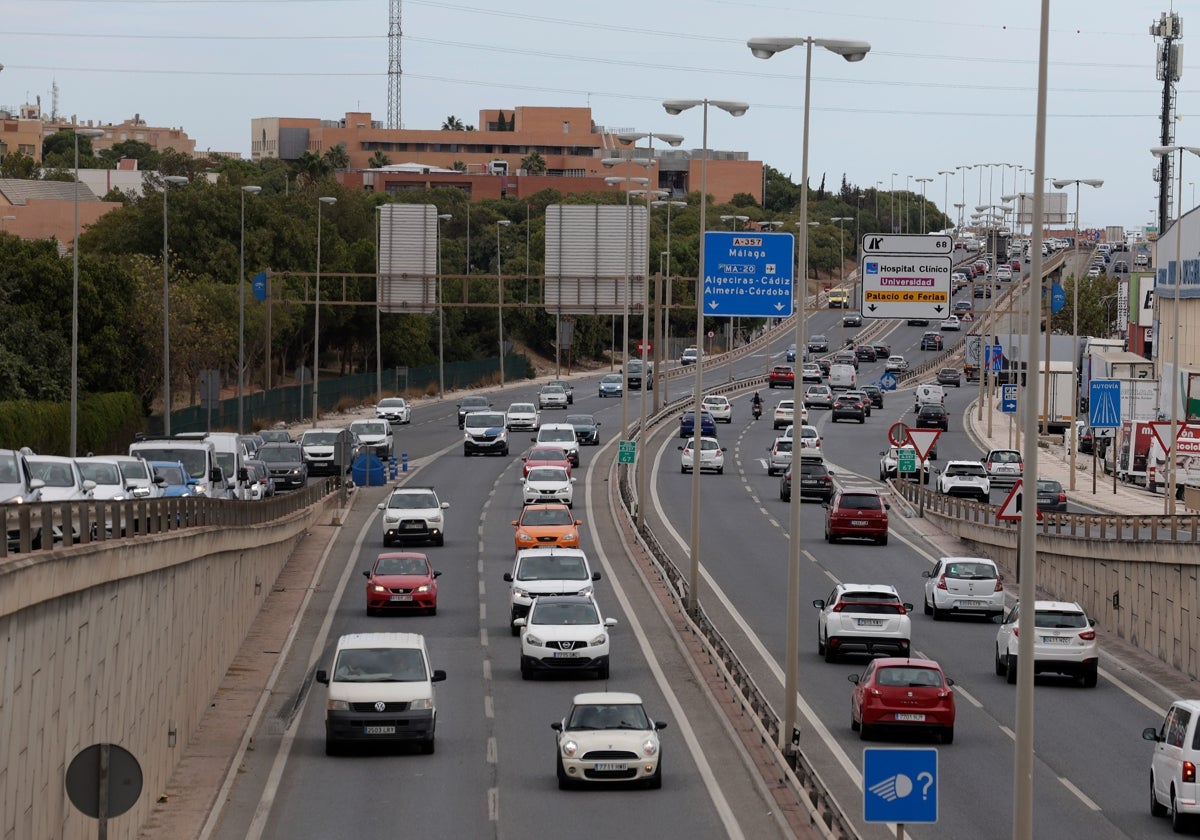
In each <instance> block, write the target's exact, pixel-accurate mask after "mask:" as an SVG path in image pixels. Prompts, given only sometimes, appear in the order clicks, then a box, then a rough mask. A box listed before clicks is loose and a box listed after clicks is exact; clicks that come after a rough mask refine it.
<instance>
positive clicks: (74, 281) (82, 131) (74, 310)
mask: <svg viewBox="0 0 1200 840" xmlns="http://www.w3.org/2000/svg"><path fill="white" fill-rule="evenodd" d="M74 133H75V138H74V139H75V241H74V243H73V244H72V246H71V457H72V458H74V457H75V456H76V455H77V454H79V453H78V451H77V446H78V441H79V138H80V137H102V136H104V131H103V130H102V129H99V128H77V129H75V132H74ZM4 218H5V219H15V218H16V216H5V217H4Z"/></svg>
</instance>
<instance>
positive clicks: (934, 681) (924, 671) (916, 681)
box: [875, 666, 942, 688]
mask: <svg viewBox="0 0 1200 840" xmlns="http://www.w3.org/2000/svg"><path fill="white" fill-rule="evenodd" d="M875 682H876V683H877V684H878V685H884V686H896V687H904V688H921V687H928V688H940V687H941V685H942V676H941V674H939V673H938V672H937V671H935V670H933V669H932V668H917V667H913V666H905V667H903V668H880V669H878V670H877V671H876V672H875Z"/></svg>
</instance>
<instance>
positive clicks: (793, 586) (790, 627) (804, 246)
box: [747, 37, 871, 752]
mask: <svg viewBox="0 0 1200 840" xmlns="http://www.w3.org/2000/svg"><path fill="white" fill-rule="evenodd" d="M800 44H803V45H804V47H805V56H804V128H803V140H802V142H801V152H800V161H801V162H800V221H799V223H798V224H799V225H800V229H801V231H803V232H804V234H805V235H804V237H803V239H802V240H801V244H800V250H801V252H802V257H803V259H802V260H801V261H802V262H804V263H805V264H806V265H807V261H808V115H809V108H810V102H811V97H812V48H813V44H816V45H817V46H819V47H824V48H825V49H827V50H829V51H830V52H834V53H837V54H838V55H840V56H841V57H842V58H844V59H846V60H847V61H862V60H863V59H864V58H866V56H867V53H868V52H869V51H870V50H871V45H870V44H868V43H867V42H866V41H841V40H828V39H820V38H810V37H806V38H752V39H750V40H749V41H748V42H747V46H748V47H750V52H751V53H753V55H754V56H755V57H756V58H770V57H771V56H773V55H775V54H776V53H777V52H780V51H781V50H786V49H789V48H791V47H794V46H797V45H800ZM805 285H806V286H807V278H805ZM803 335H804V319H803V318H798V319H796V352H797V353H799V352H801V350H800V348H801V346H802V345H801V341H802V339H803ZM793 477H794V479H795V480H796V481H799V473H795V474H794V476H793ZM796 486H797V488H798V487H799V485H798V484H797V485H796ZM800 496H801V494H800V492H799V490H796V491H795V492H793V493H792V501H791V524H790V531H789V536H790V541H789V544H788V549H789V551H788V555H789V563H788V588H787V613H788V620H787V622H788V623H787V651H786V653H785V656H786V662H785V676H784V707H783V708H784V715H783V725H782V726H781V727H780V729H779V743H778V746H779V748H780V749H781V750H785V751H789V752H790V751H792V750H794V749H795V747H794V746H793V732H794V730H795V728H796V689H797V682H798V679H799V673H798V669H799V662H800V615H799V608H800V559H801V554H800V552H801V550H802V548H801V534H800Z"/></svg>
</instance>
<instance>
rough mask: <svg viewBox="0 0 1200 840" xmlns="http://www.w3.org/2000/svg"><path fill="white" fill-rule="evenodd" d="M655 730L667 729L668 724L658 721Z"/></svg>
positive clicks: (655, 723) (655, 722)
mask: <svg viewBox="0 0 1200 840" xmlns="http://www.w3.org/2000/svg"><path fill="white" fill-rule="evenodd" d="M654 728H655V729H666V728H667V722H666V721H665V720H656V721H654Z"/></svg>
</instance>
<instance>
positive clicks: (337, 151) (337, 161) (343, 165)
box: [325, 143, 350, 172]
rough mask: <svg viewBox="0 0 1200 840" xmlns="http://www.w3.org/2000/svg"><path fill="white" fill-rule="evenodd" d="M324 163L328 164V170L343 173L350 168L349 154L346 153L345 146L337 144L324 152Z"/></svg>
mask: <svg viewBox="0 0 1200 840" xmlns="http://www.w3.org/2000/svg"><path fill="white" fill-rule="evenodd" d="M325 162H326V163H328V164H329V168H330V169H334V170H337V171H339V172H344V171H345V170H347V169H349V168H350V153H349V152H347V151H346V147H345V146H343V145H342V144H341V143H338V144H337V145H336V146H330V147H329V148H328V149H326V150H325Z"/></svg>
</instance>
